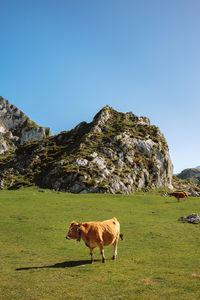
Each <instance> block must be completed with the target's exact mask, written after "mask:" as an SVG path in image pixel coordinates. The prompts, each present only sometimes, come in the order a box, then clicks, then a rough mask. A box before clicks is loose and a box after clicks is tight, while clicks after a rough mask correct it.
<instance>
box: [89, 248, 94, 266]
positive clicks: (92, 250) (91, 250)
mask: <svg viewBox="0 0 200 300" xmlns="http://www.w3.org/2000/svg"><path fill="white" fill-rule="evenodd" d="M90 255H91V264H93V262H94V249H93V248H90Z"/></svg>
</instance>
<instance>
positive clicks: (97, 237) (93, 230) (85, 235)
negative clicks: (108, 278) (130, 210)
mask: <svg viewBox="0 0 200 300" xmlns="http://www.w3.org/2000/svg"><path fill="white" fill-rule="evenodd" d="M119 237H120V238H121V239H122V240H123V235H122V234H120V224H119V222H118V221H117V219H116V218H112V219H110V220H106V221H103V222H84V223H77V222H75V221H73V222H72V223H71V225H70V228H69V231H68V233H67V235H66V239H68V240H69V239H76V240H77V241H79V242H80V240H81V239H82V240H83V241H84V242H85V244H86V246H87V247H89V249H90V255H91V263H93V261H94V254H93V250H94V248H96V247H97V246H98V247H99V248H100V253H101V255H102V263H104V262H105V256H104V249H103V246H108V245H110V244H113V246H114V255H113V259H116V257H117V243H118V240H119Z"/></svg>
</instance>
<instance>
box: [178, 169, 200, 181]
mask: <svg viewBox="0 0 200 300" xmlns="http://www.w3.org/2000/svg"><path fill="white" fill-rule="evenodd" d="M177 177H178V178H181V179H187V180H192V179H193V180H195V181H196V182H197V183H198V184H200V169H199V168H188V169H184V170H183V171H182V172H181V173H180V174H178V175H177Z"/></svg>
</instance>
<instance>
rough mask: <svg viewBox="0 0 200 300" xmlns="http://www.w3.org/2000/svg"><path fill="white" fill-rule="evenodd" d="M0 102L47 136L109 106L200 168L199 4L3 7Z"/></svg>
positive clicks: (177, 161) (7, 2)
mask: <svg viewBox="0 0 200 300" xmlns="http://www.w3.org/2000/svg"><path fill="white" fill-rule="evenodd" d="M0 12H1V26H0V38H1V46H0V95H1V96H3V97H4V98H6V99H7V100H9V101H10V102H11V103H12V104H14V105H16V106H17V107H18V108H20V109H21V110H23V111H24V112H25V113H26V114H27V115H28V116H29V117H30V118H31V119H33V120H34V121H35V122H37V123H38V124H39V125H41V126H48V127H50V128H51V129H52V132H53V133H59V132H60V131H62V130H69V129H71V128H73V127H74V126H75V125H77V124H78V123H79V122H81V121H83V120H84V121H88V122H90V121H91V120H92V118H93V116H94V115H95V114H96V113H97V112H98V111H99V110H100V109H101V108H102V107H103V106H105V105H107V104H108V105H110V106H112V107H113V108H114V109H116V110H118V111H122V112H129V111H132V112H133V113H135V114H136V115H138V116H141V115H143V116H147V117H149V118H150V120H151V123H152V124H154V125H156V126H159V127H160V129H161V131H162V132H163V133H164V135H165V137H166V139H167V142H168V145H169V148H170V154H171V158H172V161H173V164H174V172H175V173H177V172H180V171H181V170H183V169H184V168H187V167H195V166H197V165H200V120H199V119H200V1H199V0H167V1H162V0H151V1H149V0H137V1H136V0H0Z"/></svg>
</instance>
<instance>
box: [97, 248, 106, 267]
mask: <svg viewBox="0 0 200 300" xmlns="http://www.w3.org/2000/svg"><path fill="white" fill-rule="evenodd" d="M99 248H100V253H101V256H102V263H105V261H106V258H105V256H104V249H103V246H102V245H100V246H99Z"/></svg>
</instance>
